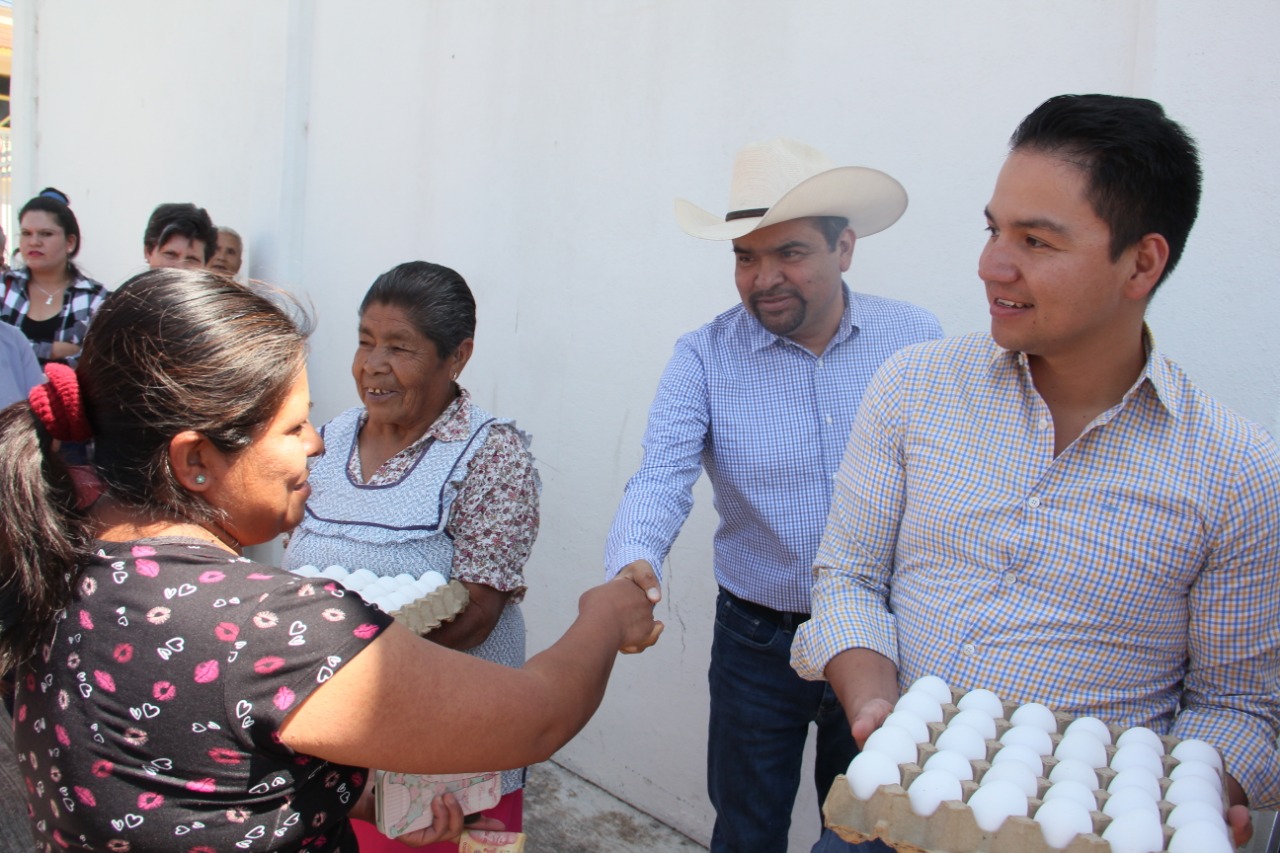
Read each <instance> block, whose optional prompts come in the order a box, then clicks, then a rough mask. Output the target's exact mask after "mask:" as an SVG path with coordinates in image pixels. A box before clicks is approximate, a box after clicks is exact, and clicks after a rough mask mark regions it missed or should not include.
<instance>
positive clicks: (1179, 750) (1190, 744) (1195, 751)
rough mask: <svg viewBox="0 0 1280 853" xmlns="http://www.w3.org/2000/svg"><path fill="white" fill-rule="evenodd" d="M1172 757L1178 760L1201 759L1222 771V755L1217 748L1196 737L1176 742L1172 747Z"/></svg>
mask: <svg viewBox="0 0 1280 853" xmlns="http://www.w3.org/2000/svg"><path fill="white" fill-rule="evenodd" d="M1173 757H1174V758H1176V759H1178V760H1179V761H1187V760H1194V761H1202V762H1204V763H1205V764H1208V765H1209V766H1211V767H1213V768H1214V769H1215V770H1217V771H1218V772H1219V773H1221V772H1222V756H1221V755H1220V754H1219V753H1218V750H1216V749H1214V748H1213V745H1212V744H1208V743H1205V742H1204V741H1202V740H1197V739H1196V738H1188V739H1186V740H1184V741H1180V742H1179V743H1177V744H1176V745H1175V746H1174V747H1173Z"/></svg>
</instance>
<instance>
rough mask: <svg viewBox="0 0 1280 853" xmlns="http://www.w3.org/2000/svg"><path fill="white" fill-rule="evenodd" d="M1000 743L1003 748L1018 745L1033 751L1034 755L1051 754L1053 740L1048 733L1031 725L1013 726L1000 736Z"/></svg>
mask: <svg viewBox="0 0 1280 853" xmlns="http://www.w3.org/2000/svg"><path fill="white" fill-rule="evenodd" d="M1000 742H1001V743H1002V744H1004V745H1005V746H1013V745H1014V744H1020V745H1022V746H1025V747H1027V748H1028V749H1031V750H1033V751H1034V752H1035V753H1036V755H1052V754H1053V740H1052V738H1050V737H1049V733H1048V732H1046V731H1045V730H1044V729H1041V728H1037V727H1035V726H1032V725H1021V726H1014V727H1013V728H1011V729H1009V730H1008V731H1006V732H1005V733H1004V734H1002V735H1000Z"/></svg>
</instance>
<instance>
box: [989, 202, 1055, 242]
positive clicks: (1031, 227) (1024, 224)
mask: <svg viewBox="0 0 1280 853" xmlns="http://www.w3.org/2000/svg"><path fill="white" fill-rule="evenodd" d="M982 213H983V215H985V216H986V217H987V221H988V222H995V221H996V218H995V217H994V216H992V215H991V209H990V208H986V207H984V208H983V209H982ZM1010 224H1011V225H1012V226H1013V227H1015V228H1018V229H1020V230H1023V231H1048V232H1050V233H1053V234H1059V235H1062V236H1070V234H1071V231H1070V229H1068V228H1067V227H1066V226H1065V225H1063V224H1062V223H1061V222H1055V221H1054V220H1052V219H1045V218H1044V217H1039V218H1036V219H1018V220H1015V221H1013V222H1011V223H1010Z"/></svg>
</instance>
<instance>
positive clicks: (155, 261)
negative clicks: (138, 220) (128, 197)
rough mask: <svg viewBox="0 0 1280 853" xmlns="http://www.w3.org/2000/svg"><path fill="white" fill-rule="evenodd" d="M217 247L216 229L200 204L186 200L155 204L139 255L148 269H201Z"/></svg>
mask: <svg viewBox="0 0 1280 853" xmlns="http://www.w3.org/2000/svg"><path fill="white" fill-rule="evenodd" d="M217 246H218V231H217V229H216V228H214V227H213V220H212V219H210V218H209V214H208V212H207V211H206V210H205V209H204V208H203V207H196V206H195V205H194V204H191V203H189V202H183V203H168V204H162V205H159V206H157V207H156V209H155V210H153V211H152V212H151V218H150V219H148V220H147V230H146V231H145V232H143V236H142V254H143V257H144V258H146V261H147V266H149V267H151V269H160V268H162V267H176V268H178V269H185V270H198V269H203V268H204V267H205V265H206V264H208V263H209V259H210V258H212V257H213V253H214V251H215V250H216V249H217Z"/></svg>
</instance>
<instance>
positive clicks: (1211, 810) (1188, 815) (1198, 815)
mask: <svg viewBox="0 0 1280 853" xmlns="http://www.w3.org/2000/svg"><path fill="white" fill-rule="evenodd" d="M1200 821H1209V822H1211V823H1213V822H1216V823H1217V825H1218V827H1219V829H1220V830H1221V832H1222V834H1223V835H1224V836H1226V837H1228V838H1230V837H1231V830H1230V828H1229V827H1228V826H1227V821H1226V819H1225V818H1224V817H1223V814H1222V809H1221V808H1219V807H1217V806H1212V805H1209V804H1208V803H1206V802H1202V801H1200V800H1192V801H1191V802H1189V803H1183V804H1182V805H1180V806H1174V809H1173V811H1171V812H1169V817H1167V818H1165V823H1166V824H1167V825H1168V826H1169V828H1170V829H1181V828H1182V827H1183V826H1184V825H1186V824H1188V823H1198V822H1200Z"/></svg>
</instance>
